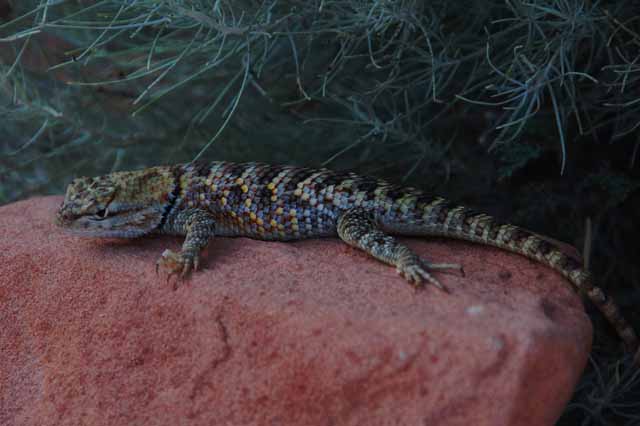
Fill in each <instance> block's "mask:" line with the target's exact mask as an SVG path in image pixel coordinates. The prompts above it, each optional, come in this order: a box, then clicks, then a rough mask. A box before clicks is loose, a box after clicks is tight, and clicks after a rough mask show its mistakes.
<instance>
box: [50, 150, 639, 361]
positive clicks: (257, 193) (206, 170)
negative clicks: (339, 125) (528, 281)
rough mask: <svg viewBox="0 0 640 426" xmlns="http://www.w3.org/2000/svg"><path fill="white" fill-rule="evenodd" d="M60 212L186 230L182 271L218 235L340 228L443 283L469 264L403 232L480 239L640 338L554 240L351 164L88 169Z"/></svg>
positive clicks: (125, 231) (134, 228)
mask: <svg viewBox="0 0 640 426" xmlns="http://www.w3.org/2000/svg"><path fill="white" fill-rule="evenodd" d="M56 222H57V223H58V225H60V226H62V227H64V228H68V229H69V230H71V231H73V232H75V233H78V234H80V235H88V236H94V237H123V238H133V237H138V236H141V235H144V234H149V233H165V234H172V235H185V236H186V238H185V241H184V244H183V246H182V250H181V251H180V253H175V252H173V251H170V250H166V251H165V252H164V253H163V254H162V256H161V258H160V259H159V260H158V265H160V266H162V267H164V268H167V269H168V270H169V272H170V274H171V273H180V274H181V275H182V276H184V275H187V274H188V273H189V272H190V271H191V270H192V269H194V270H197V269H198V267H199V264H200V252H201V250H202V249H203V248H204V247H205V246H206V245H207V243H208V242H209V240H211V239H212V238H213V237H214V236H246V237H251V238H256V239H262V240H279V241H287V240H298V239H303V238H314V237H329V236H336V235H337V236H338V237H340V238H341V239H342V240H343V241H344V242H346V243H347V244H349V245H352V246H355V247H358V248H360V249H362V250H364V251H365V252H367V253H369V254H370V255H372V256H373V257H375V258H376V259H379V260H381V261H382V262H385V263H387V264H390V265H393V266H395V267H396V269H397V271H398V273H400V274H401V275H403V276H404V277H405V278H406V279H407V280H408V281H409V282H410V283H413V284H414V285H416V286H419V285H421V284H422V283H423V282H424V281H427V282H429V283H431V284H433V285H435V286H437V287H439V288H441V289H443V290H446V288H445V287H444V286H442V285H441V284H440V282H439V281H438V280H437V279H435V278H434V277H433V276H431V274H430V273H429V271H433V270H437V269H444V268H457V269H460V270H462V268H461V267H460V266H459V265H456V264H432V263H429V262H427V261H426V260H424V259H421V258H420V257H419V256H418V255H417V254H415V253H414V252H413V251H412V250H411V249H410V248H408V247H407V246H405V245H404V244H402V243H400V242H399V241H398V240H396V238H394V237H393V235H406V236H444V237H452V238H459V239H463V240H468V241H473V242H478V243H482V244H487V245H491V246H496V247H500V248H502V249H505V250H508V251H511V252H514V253H519V254H521V255H524V256H527V257H529V258H531V259H534V260H536V261H538V262H541V263H543V264H545V265H548V266H550V267H551V268H553V269H555V270H556V271H558V272H560V273H561V274H562V275H564V276H565V277H566V278H567V279H568V280H569V281H571V283H572V284H573V285H574V286H575V287H576V289H578V290H579V291H581V292H583V293H584V294H586V295H587V296H588V298H589V299H590V300H591V301H592V302H593V303H594V304H595V305H596V306H597V307H598V308H599V309H600V311H601V312H602V313H603V314H604V316H605V318H606V319H607V320H608V321H609V322H610V323H611V324H612V325H613V327H614V328H615V329H616V331H617V333H618V334H619V335H620V337H621V338H622V340H623V341H624V342H625V344H626V345H627V347H628V348H630V349H634V348H636V347H637V346H638V339H637V337H636V334H635V333H634V331H633V329H632V328H631V326H630V325H629V324H628V323H627V322H626V321H625V319H624V318H623V317H622V315H621V313H620V311H619V309H618V307H617V305H616V304H615V303H614V302H613V301H612V300H611V299H609V298H607V297H606V296H605V294H604V293H603V292H602V290H601V289H600V288H598V287H596V286H595V285H594V284H593V282H592V278H591V275H590V274H589V273H588V271H586V270H585V269H584V268H583V267H582V265H581V264H580V263H579V262H577V261H576V260H574V259H572V258H570V257H568V256H566V255H565V254H564V253H563V252H562V251H561V250H560V249H559V247H558V246H557V245H555V244H554V243H552V242H550V241H549V240H547V239H544V238H541V237H540V236H538V235H537V234H534V233H532V232H529V231H526V230H524V229H521V228H519V227H517V226H513V225H509V224H499V223H497V222H496V221H495V220H494V219H493V218H492V217H490V216H488V215H486V214H479V213H475V212H473V211H471V210H469V209H467V208H465V207H461V206H454V205H452V204H451V203H449V202H448V201H446V200H445V199H443V198H440V197H434V196H431V195H428V194H426V193H424V192H421V191H419V190H416V189H413V188H408V187H401V186H398V185H394V184H391V183H388V182H385V181H383V180H379V179H375V178H370V177H363V176H358V175H356V174H354V173H351V172H334V171H330V170H327V169H310V168H299V167H292V166H271V165H267V164H261V163H246V164H238V163H229V162H213V163H211V164H200V163H190V164H183V165H175V166H165V167H152V168H148V169H144V170H139V171H132V172H116V173H112V174H109V175H106V176H100V177H95V178H79V179H76V180H74V181H73V182H72V183H71V184H70V185H69V187H68V189H67V193H66V196H65V199H64V202H63V204H62V206H61V207H60V210H59V212H58V214H57V218H56ZM636 360H637V361H639V362H640V351H639V352H638V354H637V355H636Z"/></svg>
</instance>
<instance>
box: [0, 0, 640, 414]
mask: <svg viewBox="0 0 640 426" xmlns="http://www.w3.org/2000/svg"><path fill="white" fill-rule="evenodd" d="M639 12H640V5H638V3H636V2H619V1H601V2H593V1H578V0H547V1H542V0H531V1H518V0H511V1H504V0H486V1H481V0H476V1H472V0H468V1H457V2H451V1H432V2H423V1H418V0H416V1H383V0H369V1H356V0H350V1H329V0H327V1H321V0H316V1H311V0H310V1H305V0H299V1H280V2H276V1H271V0H265V1H262V2H260V1H249V0H246V1H204V0H201V1H197V0H192V1H187V0H184V1H178V0H166V1H124V0H106V1H101V2H98V1H83V0H76V1H49V2H41V1H39V0H25V1H17V0H14V1H12V0H0V132H1V134H2V138H0V204H2V203H9V202H12V201H15V200H18V199H22V198H26V197H29V196H33V195H38V194H61V193H62V192H63V190H64V188H65V186H66V184H67V183H68V182H70V180H71V179H72V178H73V177H76V176H80V175H99V174H104V173H109V172H111V171H115V170H126V169H133V168H141V167H147V166H151V165H157V164H169V163H177V162H187V161H191V160H193V159H195V158H198V159H201V160H205V161H206V160H234V161H267V162H272V163H286V164H296V165H304V166H326V167H330V168H333V169H351V170H355V171H357V172H360V173H364V174H370V175H374V176H378V177H384V178H387V179H389V180H393V181H398V182H404V183H406V184H407V185H412V186H415V187H418V188H421V189H425V190H428V191H432V192H434V193H437V194H439V195H442V196H445V197H447V198H449V199H451V200H454V201H457V202H460V203H462V204H465V205H468V206H473V207H475V208H477V209H478V210H484V211H486V212H488V213H490V214H492V215H494V216H496V217H498V218H499V219H501V220H504V221H508V222H511V223H515V224H518V225H521V226H523V227H525V228H528V229H531V230H534V231H536V232H539V233H542V234H545V235H548V236H550V237H553V238H555V239H558V240H561V241H565V242H568V243H570V244H572V245H574V246H576V247H577V248H578V249H579V250H581V251H582V252H583V254H584V255H585V257H586V258H587V259H588V262H589V268H590V269H591V270H592V271H593V273H594V274H595V276H596V278H597V279H598V284H599V285H600V286H601V287H603V288H604V289H605V290H606V291H607V292H608V294H610V296H612V297H613V298H614V299H615V300H617V301H618V303H619V304H620V305H621V307H622V309H623V311H624V313H625V315H626V316H627V318H628V319H629V320H630V321H631V322H632V323H633V324H634V326H635V328H636V329H640V314H639V313H638V306H640V262H639V260H640V255H639V253H640V247H639V246H640V245H639V244H638V234H639V233H638V232H637V231H636V229H637V225H636V224H637V218H638V213H639V212H640V165H639V164H638V163H639V162H640V159H638V158H637V157H638V156H639V152H638V151H639V145H640V139H639V133H638V130H637V128H636V127H637V126H639V125H640V114H639V112H640V111H639V109H640V100H639V96H640V91H639V89H640V86H639V83H640V65H638V64H636V63H637V62H638V60H639V59H640V52H639V47H640V20H638V19H637V16H638V13H639ZM587 308H588V310H589V311H590V313H591V314H592V315H591V317H592V319H593V322H594V325H595V330H596V335H595V342H594V350H593V353H592V361H591V363H590V365H589V367H588V368H587V370H586V371H585V374H584V376H583V378H582V380H581V382H580V384H579V386H578V388H577V390H576V393H575V395H574V398H573V400H572V402H571V403H570V405H569V406H568V407H567V410H566V412H565V415H564V416H563V418H562V419H561V420H560V422H559V424H560V425H578V424H579V425H608V424H616V425H638V424H640V373H638V370H637V369H634V368H633V367H631V366H630V362H629V361H630V357H629V355H628V354H625V353H624V352H623V351H622V349H621V348H620V344H619V341H618V340H617V339H616V338H615V336H614V334H613V332H612V330H611V329H609V327H608V326H607V325H606V324H605V323H604V321H603V320H602V318H601V317H600V316H599V315H598V314H597V312H595V310H594V309H593V307H591V306H587Z"/></svg>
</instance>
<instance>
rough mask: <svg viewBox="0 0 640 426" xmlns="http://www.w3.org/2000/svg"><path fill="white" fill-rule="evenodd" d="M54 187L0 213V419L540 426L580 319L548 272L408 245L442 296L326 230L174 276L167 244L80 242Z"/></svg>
mask: <svg viewBox="0 0 640 426" xmlns="http://www.w3.org/2000/svg"><path fill="white" fill-rule="evenodd" d="M60 202H61V198H60V197H47V198H37V199H31V200H28V201H23V202H18V203H15V204H11V205H7V206H4V207H1V208H0V306H1V309H0V324H1V325H2V326H1V327H0V367H1V368H0V424H2V425H35V424H38V425H79V424H83V425H147V424H149V425H177V424H190V425H267V424H268V425H363V424H366V425H396V424H398V425H439V426H448V425H491V426H496V425H552V424H553V423H554V421H555V420H556V419H557V418H558V417H559V415H560V413H561V412H562V410H563V408H564V405H565V404H566V402H567V401H568V399H569V398H570V396H571V392H572V389H573V387H574V385H575V383H576V382H577V380H578V378H579V375H580V373H581V371H582V369H583V367H584V366H585V364H586V360H587V354H588V351H589V348H590V344H591V324H590V322H589V319H588V317H587V316H586V315H585V313H584V310H583V308H582V305H581V302H580V299H579V298H578V296H576V295H575V294H574V292H573V291H572V290H571V288H570V286H569V284H568V283H567V282H566V281H565V280H564V279H563V278H562V277H561V276H560V275H558V274H556V273H555V272H553V271H551V270H549V269H548V268H545V267H543V266H538V265H536V264H534V263H533V262H531V261H529V260H527V259H525V258H522V257H519V256H517V255H511V254H507V253H504V252H501V251H499V250H497V249H492V248H486V247H481V246H478V245H473V244H469V243H464V242H459V241H452V240H433V241H428V242H427V241H421V240H417V239H407V242H408V244H409V245H411V246H412V247H414V248H416V250H417V251H418V252H419V253H421V254H422V255H424V256H425V257H427V258H429V259H430V260H432V261H434V262H454V261H455V262H459V263H462V264H463V265H464V267H465V271H466V277H461V276H459V275H457V274H455V273H447V274H442V273H440V274H438V275H437V276H438V277H439V278H440V280H441V281H442V282H443V283H445V284H446V285H447V286H448V287H449V288H450V289H451V291H452V294H449V295H448V294H445V293H443V292H440V291H438V290H437V289H435V288H432V287H431V288H427V289H426V290H424V291H419V292H416V291H414V290H413V289H412V288H411V287H410V286H409V285H407V284H405V282H403V280H402V279H401V278H400V277H398V276H397V275H396V273H395V271H394V269H393V268H391V267H388V266H386V265H383V264H380V263H378V262H376V261H375V260H373V259H371V258H369V257H368V256H366V255H365V254H363V253H360V252H359V251H357V250H355V249H352V248H349V247H347V246H346V245H344V244H342V243H340V242H339V241H338V240H315V241H304V242H296V243H267V242H259V241H252V240H249V239H245V238H238V239H223V238H220V239H217V240H215V241H214V242H213V243H212V244H211V245H210V248H209V250H208V253H206V257H205V262H206V265H207V269H206V270H204V271H201V272H199V273H197V274H195V275H194V276H193V277H192V278H191V279H190V280H188V281H186V282H184V283H182V284H181V285H179V287H178V288H177V290H175V291H174V290H173V288H172V285H171V284H169V283H167V281H166V277H163V276H159V277H158V276H156V273H155V260H156V259H157V258H158V257H159V256H160V254H161V252H162V251H163V250H164V249H165V248H172V249H177V248H179V246H180V244H181V240H180V239H178V238H172V237H164V236H158V237H149V238H142V239H138V240H130V241H125V240H97V239H83V238H79V237H76V236H72V235H67V234H65V233H64V232H63V231H62V230H59V229H57V228H56V227H55V226H54V225H53V223H52V218H53V215H54V212H55V210H56V208H57V207H58V206H59V204H60Z"/></svg>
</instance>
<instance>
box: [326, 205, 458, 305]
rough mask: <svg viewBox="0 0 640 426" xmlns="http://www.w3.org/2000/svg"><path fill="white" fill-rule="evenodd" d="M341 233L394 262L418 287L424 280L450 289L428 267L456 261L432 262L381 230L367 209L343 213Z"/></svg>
mask: <svg viewBox="0 0 640 426" xmlns="http://www.w3.org/2000/svg"><path fill="white" fill-rule="evenodd" d="M337 228H338V236H339V237H340V239H342V241H344V242H345V243H347V244H349V245H350V246H353V247H357V248H359V249H361V250H364V251H365V252H367V253H369V254H370V255H371V256H373V257H375V258H376V259H378V260H380V261H382V262H384V263H387V264H389V265H392V266H395V267H396V271H397V272H398V273H399V274H400V275H402V276H403V277H404V278H405V279H406V280H407V281H409V283H411V284H413V285H414V286H416V287H419V286H421V285H422V284H423V282H424V281H426V282H428V283H431V284H433V285H434V286H436V287H438V288H439V289H441V290H443V291H446V292H448V289H447V288H446V287H445V286H444V285H442V284H441V283H440V282H439V281H438V280H437V279H436V278H434V277H433V276H432V275H431V274H430V273H429V271H430V270H431V271H433V270H440V269H457V270H459V271H462V266H460V265H458V264H455V263H429V262H427V261H426V260H424V259H422V258H421V257H420V256H418V255H417V254H416V253H415V252H414V251H413V250H411V249H410V248H409V247H407V246H405V245H404V244H402V243H400V242H399V241H398V240H397V239H396V238H395V237H393V236H391V235H388V234H386V233H384V231H382V229H381V228H380V227H379V226H378V224H377V223H376V221H375V220H374V219H373V217H372V215H371V214H370V213H369V212H367V211H366V210H365V209H363V208H360V207H355V208H352V209H349V210H347V211H345V212H344V213H342V215H341V216H340V217H339V218H338V224H337Z"/></svg>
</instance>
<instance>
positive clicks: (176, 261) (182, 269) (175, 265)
mask: <svg viewBox="0 0 640 426" xmlns="http://www.w3.org/2000/svg"><path fill="white" fill-rule="evenodd" d="M199 266H200V259H199V258H198V255H197V254H194V253H192V252H189V251H185V252H180V253H176V252H174V251H171V250H169V249H167V250H165V251H164V252H163V253H162V256H161V257H160V259H158V261H157V262H156V273H158V270H159V268H160V267H162V269H166V270H167V271H168V276H167V281H169V280H170V279H171V277H172V276H173V275H178V276H179V278H178V281H180V280H181V279H185V278H187V277H188V276H189V273H190V272H191V271H192V270H194V271H195V270H198V267H199ZM176 288H177V282H176V283H175V285H174V290H175V289H176Z"/></svg>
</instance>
